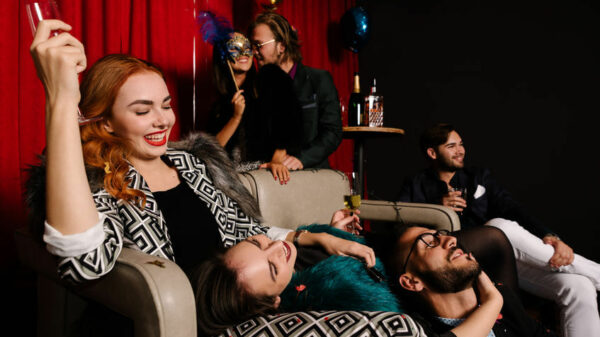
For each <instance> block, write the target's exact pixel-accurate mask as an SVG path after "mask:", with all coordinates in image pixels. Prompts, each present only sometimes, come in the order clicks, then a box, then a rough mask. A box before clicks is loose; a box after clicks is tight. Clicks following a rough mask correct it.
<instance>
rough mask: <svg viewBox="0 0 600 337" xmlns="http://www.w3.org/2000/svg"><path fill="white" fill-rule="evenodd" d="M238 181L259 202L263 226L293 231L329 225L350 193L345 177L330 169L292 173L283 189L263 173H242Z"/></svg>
mask: <svg viewBox="0 0 600 337" xmlns="http://www.w3.org/2000/svg"><path fill="white" fill-rule="evenodd" d="M240 178H241V180H242V182H243V184H244V186H246V188H247V189H248V190H249V191H250V193H251V194H252V196H254V197H255V198H256V199H257V200H258V204H259V207H260V212H261V213H262V216H263V222H262V224H263V225H265V226H277V227H282V228H289V229H296V228H297V227H298V226H301V225H310V224H313V223H320V224H325V223H329V221H331V216H332V215H333V212H335V211H336V210H338V209H341V208H343V207H344V195H345V194H348V193H349V192H350V184H349V183H348V178H347V177H346V175H344V174H343V173H342V172H340V171H334V170H329V169H318V170H301V171H292V172H290V180H289V181H288V183H287V184H285V185H281V184H280V183H279V181H276V180H275V179H273V175H272V174H271V171H269V170H265V169H262V170H255V171H248V172H244V173H241V174H240Z"/></svg>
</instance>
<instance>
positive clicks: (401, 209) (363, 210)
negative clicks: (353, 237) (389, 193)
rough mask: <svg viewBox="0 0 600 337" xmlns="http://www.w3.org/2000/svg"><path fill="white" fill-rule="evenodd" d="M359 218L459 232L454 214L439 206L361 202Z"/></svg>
mask: <svg viewBox="0 0 600 337" xmlns="http://www.w3.org/2000/svg"><path fill="white" fill-rule="evenodd" d="M360 217H361V218H362V219H365V220H375V221H391V222H403V223H406V224H421V225H429V226H434V227H435V228H439V229H447V230H449V231H452V232H454V231H457V230H460V220H459V219H458V215H456V212H454V211H453V210H451V209H450V208H448V207H444V206H441V205H433V204H419V203H411V202H392V201H381V200H362V201H361V205H360Z"/></svg>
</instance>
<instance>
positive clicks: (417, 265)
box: [388, 227, 555, 337]
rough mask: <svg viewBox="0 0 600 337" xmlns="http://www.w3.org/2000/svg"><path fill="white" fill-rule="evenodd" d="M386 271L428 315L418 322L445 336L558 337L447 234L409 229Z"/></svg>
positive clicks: (398, 240) (399, 243)
mask: <svg viewBox="0 0 600 337" xmlns="http://www.w3.org/2000/svg"><path fill="white" fill-rule="evenodd" d="M388 269H390V270H391V275H392V280H397V281H396V282H397V283H398V284H399V285H400V287H401V288H402V289H404V290H405V292H407V297H409V298H410V299H412V302H413V303H412V304H414V305H415V306H416V307H417V308H419V309H418V310H417V311H418V312H419V313H418V314H422V315H424V316H425V320H423V319H419V321H420V322H421V323H422V324H430V326H426V327H425V328H426V329H431V330H433V331H434V332H435V333H439V334H440V335H441V336H462V335H464V334H465V333H467V332H468V333H469V334H468V335H469V336H523V337H525V336H527V337H530V336H555V334H554V333H553V332H550V331H549V330H546V329H544V328H543V327H542V326H541V325H540V324H539V323H538V322H536V321H534V320H533V319H532V318H531V317H529V316H527V314H526V313H525V310H524V308H523V306H522V305H521V303H520V301H519V299H518V298H517V297H516V296H515V294H514V293H513V292H512V291H511V290H510V288H508V287H504V286H502V285H498V288H496V287H495V286H494V284H493V283H492V281H491V280H490V279H489V278H488V277H487V275H486V274H485V273H484V272H482V271H481V268H480V266H479V264H478V263H477V261H476V260H475V259H474V258H473V255H472V254H470V253H469V254H467V253H466V252H464V251H463V250H462V249H460V248H458V246H457V239H456V238H455V237H453V236H450V235H448V232H447V231H443V230H440V231H435V230H430V229H427V228H424V227H405V228H404V229H403V231H402V232H401V233H400V234H399V237H398V239H397V241H396V245H395V247H394V250H393V254H392V255H391V259H390V261H389V264H388ZM475 283H476V286H477V290H478V292H477V293H476V292H475V290H474V288H473V286H474V284H475ZM475 309H478V310H475ZM417 317H418V316H417ZM467 317H469V318H474V319H469V320H467V321H465V319H466V318H467ZM418 318H420V317H418ZM424 321H426V322H427V323H424ZM452 329H453V331H454V333H453V332H451V331H450V330H452ZM463 329H465V330H463ZM467 329H469V330H467Z"/></svg>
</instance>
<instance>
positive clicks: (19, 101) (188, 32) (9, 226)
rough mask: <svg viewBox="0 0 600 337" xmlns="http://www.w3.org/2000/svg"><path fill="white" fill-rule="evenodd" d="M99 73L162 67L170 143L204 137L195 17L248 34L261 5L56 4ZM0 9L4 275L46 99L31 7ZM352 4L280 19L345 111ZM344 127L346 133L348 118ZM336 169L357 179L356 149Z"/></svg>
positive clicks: (206, 100) (352, 57) (9, 4)
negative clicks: (141, 62)
mask: <svg viewBox="0 0 600 337" xmlns="http://www.w3.org/2000/svg"><path fill="white" fill-rule="evenodd" d="M56 1H57V3H58V6H59V9H60V11H61V14H62V18H63V20H64V21H66V22H67V23H69V24H71V26H73V31H72V34H73V35H74V36H75V37H77V38H78V39H80V40H81V41H82V42H83V44H84V46H85V48H86V54H87V57H88V64H92V63H93V62H95V61H96V60H98V59H99V58H100V57H102V56H104V55H106V54H109V53H127V54H132V55H134V56H137V57H141V58H144V59H147V60H149V61H151V62H154V63H156V64H158V65H159V66H160V67H161V68H162V69H163V71H164V72H165V74H166V77H167V85H168V87H169V90H170V93H171V95H172V96H173V98H174V100H173V102H174V108H175V111H176V113H177V115H178V122H177V124H176V125H175V128H174V132H173V133H172V136H171V138H174V139H175V138H179V137H180V135H182V134H185V133H187V132H189V131H191V130H193V129H200V130H201V129H202V128H203V127H204V125H205V122H206V120H207V115H206V113H207V111H208V109H209V107H210V104H211V103H212V99H213V98H214V88H213V84H212V79H211V78H212V77H211V76H212V75H211V69H210V65H211V62H212V60H211V55H212V47H211V46H210V45H208V44H207V43H205V42H204V41H203V40H202V37H201V36H200V34H199V33H198V32H197V27H196V24H195V16H196V15H197V13H198V12H199V11H201V10H210V11H213V12H215V13H216V14H218V15H222V16H225V17H227V18H229V19H230V20H232V22H233V24H234V26H235V27H236V28H238V29H241V30H242V31H245V29H246V27H247V25H248V24H249V23H250V21H251V20H252V18H253V17H254V16H255V15H256V14H257V13H258V11H259V10H262V8H261V7H260V6H259V5H258V3H260V2H264V1H260V0H256V1H252V0H152V1H150V0H56ZM26 2H30V0H18V1H17V0H9V1H0V12H1V13H3V14H2V20H0V28H1V29H0V34H1V35H2V36H0V101H1V102H3V105H4V109H3V111H2V113H0V130H1V134H2V136H1V137H2V138H1V141H0V177H2V178H1V179H0V216H1V219H2V220H3V221H2V222H1V223H0V247H1V248H0V267H2V268H4V267H6V266H10V265H14V264H15V263H16V255H15V251H14V245H13V231H14V229H15V228H17V227H18V226H21V225H23V224H24V223H25V207H24V205H23V201H22V200H23V199H22V193H23V183H24V181H25V180H26V173H25V172H24V169H25V168H26V167H27V165H30V164H32V163H35V162H36V155H37V154H39V153H41V151H42V150H43V148H44V145H45V130H44V93H43V88H42V86H41V84H40V82H39V80H38V79H37V77H36V76H35V69H34V66H33V63H32V61H31V57H30V56H29V45H30V44H31V41H32V35H31V30H30V28H29V22H28V20H27V17H26V14H25V3H26ZM354 2H355V1H354V0H331V1H321V0H283V1H282V2H281V4H280V6H279V8H278V9H277V12H279V13H280V14H282V15H284V16H285V17H286V18H288V19H289V21H290V23H291V24H292V25H294V27H295V28H296V29H297V30H298V32H299V35H300V38H301V40H302V41H303V47H302V53H303V56H304V63H305V64H306V65H308V66H313V67H317V68H321V69H327V70H329V71H330V72H331V74H332V75H333V78H334V82H335V84H336V86H337V89H338V92H339V95H340V100H341V102H342V103H343V105H344V106H345V105H346V104H347V102H348V97H349V95H350V90H351V83H352V74H353V72H354V71H357V70H358V58H357V56H356V54H353V53H352V52H350V51H347V50H345V49H343V47H342V46H341V45H340V42H339V34H338V23H339V20H340V18H341V16H342V15H343V14H344V12H345V11H346V10H347V9H349V8H350V7H352V6H353V5H354ZM343 120H344V125H346V124H347V117H346V112H345V110H344V112H343ZM330 163H331V165H332V167H334V168H336V169H340V170H342V171H350V170H351V167H352V144H351V143H350V141H347V140H344V142H343V143H342V145H341V146H340V148H339V149H338V150H337V151H336V152H335V153H334V154H333V155H332V156H331V157H330Z"/></svg>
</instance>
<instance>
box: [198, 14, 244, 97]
mask: <svg viewBox="0 0 600 337" xmlns="http://www.w3.org/2000/svg"><path fill="white" fill-rule="evenodd" d="M198 23H199V24H200V32H201V33H202V35H203V36H204V41H206V42H208V43H210V44H212V45H213V48H217V51H218V54H219V56H220V57H221V61H224V62H227V66H228V67H229V72H230V73H231V78H232V80H233V84H235V89H236V91H239V90H240V89H239V87H238V85H237V83H236V82H235V77H234V76H233V69H231V63H229V59H230V58H231V57H232V55H231V54H230V53H229V49H228V41H229V40H234V39H235V37H234V38H233V39H232V37H231V34H232V33H233V28H232V27H231V23H229V21H228V20H227V19H225V18H224V17H221V16H216V15H215V14H213V13H211V12H208V11H204V12H200V14H199V15H198Z"/></svg>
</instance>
